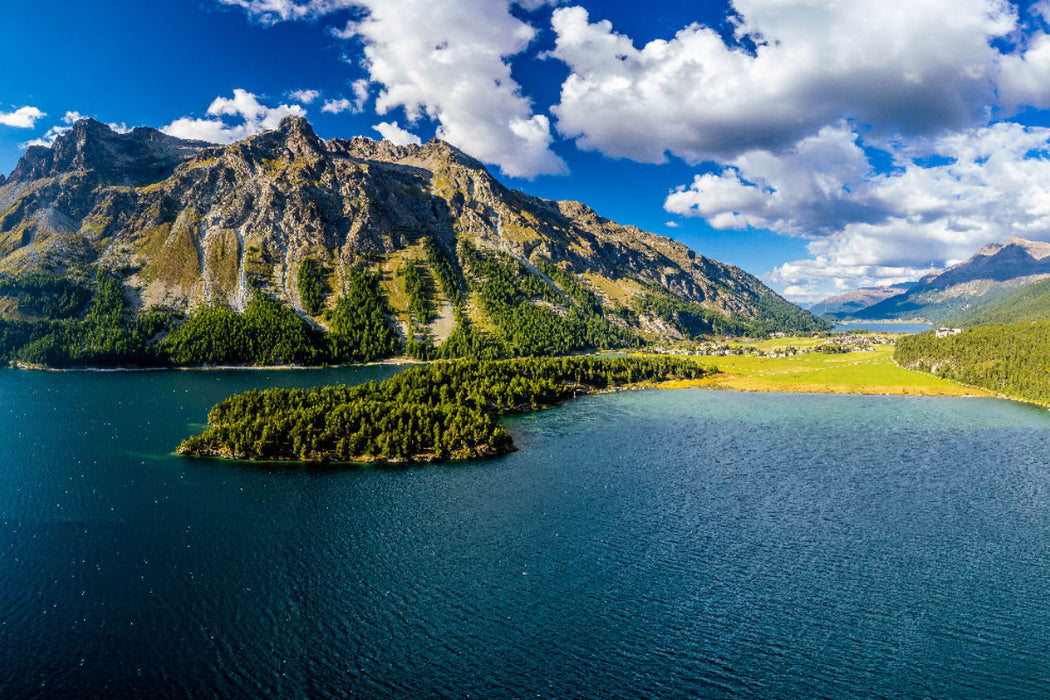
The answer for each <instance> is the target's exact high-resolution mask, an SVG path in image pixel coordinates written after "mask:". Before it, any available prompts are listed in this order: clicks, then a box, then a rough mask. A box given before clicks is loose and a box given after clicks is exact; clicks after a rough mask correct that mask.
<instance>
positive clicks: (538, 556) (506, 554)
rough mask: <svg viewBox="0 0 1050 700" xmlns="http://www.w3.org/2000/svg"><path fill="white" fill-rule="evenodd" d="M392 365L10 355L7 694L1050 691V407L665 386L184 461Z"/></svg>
mask: <svg viewBox="0 0 1050 700" xmlns="http://www.w3.org/2000/svg"><path fill="white" fill-rule="evenodd" d="M393 371H395V370H394V369H393V368H390V367H373V368H359V369H349V370H324V371H313V372H280V373H278V372H157V373H38V372H16V371H0V415H2V416H3V420H2V421H0V697H5V698H6V697H25V696H28V697H34V696H39V697H53V696H69V697H112V696H115V695H116V696H139V697H146V696H148V697H186V696H195V697H199V696H208V697H215V696H220V697H257V696H261V695H278V696H284V697H342V696H351V697H367V698H382V697H398V698H403V697H411V698H417V697H418V698H421V697H467V696H471V697H552V698H564V697H595V698H637V697H697V696H701V697H754V698H769V697H951V698H959V697H1045V696H1047V695H1048V694H1050V517H1048V514H1050V414H1048V413H1047V412H1046V411H1044V410H1038V409H1035V408H1031V407H1027V406H1024V405H1019V404H1014V403H1008V402H1004V401H997V400H992V399H939V398H921V397H855V396H817V395H799V394H757V393H756V394H748V393H734V392H721V391H702V390H683V391H643V392H625V393H620V394H608V395H601V396H595V397H588V398H586V399H583V400H580V401H577V402H573V403H570V404H567V405H565V406H562V407H558V408H555V409H551V410H547V411H542V412H538V413H534V414H529V415H524V416H518V417H514V418H512V419H510V420H508V421H507V423H508V426H509V428H510V430H511V433H512V434H513V435H514V437H515V440H516V442H517V443H518V445H519V447H520V448H521V449H520V451H519V452H517V453H514V454H512V455H508V456H506V457H504V458H500V459H498V460H494V461H489V462H478V463H469V464H463V465H456V466H453V465H442V466H423V467H412V468H401V469H356V470H354V469H343V470H336V471H323V470H317V469H304V468H298V467H286V468H275V467H258V466H256V467H250V466H238V465H230V464H222V463H217V462H208V461H188V460H183V459H179V458H177V457H174V456H172V455H171V454H170V452H171V450H172V449H173V447H174V446H175V445H176V444H177V443H178V441H179V439H181V438H182V437H185V436H186V435H189V434H190V433H192V432H194V431H196V430H198V429H199V428H200V426H199V424H200V423H201V422H202V421H203V420H204V419H205V416H206V413H207V409H208V408H209V407H210V406H211V405H212V404H213V403H214V402H215V401H217V400H220V399H221V398H223V397H225V396H226V395H228V394H230V393H233V392H236V391H242V390H245V389H248V388H253V387H263V386H269V385H275V384H280V385H283V386H309V385H313V384H320V383H333V382H338V381H346V382H357V381H366V380H368V379H381V378H383V377H385V376H388V375H389V374H391V373H392V372H393Z"/></svg>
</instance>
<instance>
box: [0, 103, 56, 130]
mask: <svg viewBox="0 0 1050 700" xmlns="http://www.w3.org/2000/svg"><path fill="white" fill-rule="evenodd" d="M45 116H47V115H46V114H45V113H44V112H41V111H40V110H39V109H37V108H36V107H28V106H26V107H19V108H18V109H16V110H15V111H13V112H0V124H3V125H4V126H13V127H15V128H17V129H32V128H33V127H34V126H36V122H37V120H38V119H41V118H42V117H45Z"/></svg>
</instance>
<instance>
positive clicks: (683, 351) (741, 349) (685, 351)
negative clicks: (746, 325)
mask: <svg viewBox="0 0 1050 700" xmlns="http://www.w3.org/2000/svg"><path fill="white" fill-rule="evenodd" d="M770 341H785V342H791V343H793V344H789V345H784V344H781V343H776V342H772V343H771V342H770ZM895 342H896V341H895V339H894V336H893V335H890V334H871V333H857V332H850V333H835V334H814V335H813V336H811V337H809V338H788V337H787V335H786V334H784V333H771V334H770V335H769V338H768V339H767V340H754V339H750V338H740V339H736V340H733V341H726V342H721V343H716V342H708V343H699V344H694V345H688V346H686V345H683V346H675V347H654V348H652V351H653V352H656V353H660V354H667V355H691V356H698V357H728V356H732V355H752V356H755V357H773V358H778V357H794V356H797V355H807V354H811V353H822V354H825V355H833V354H844V353H850V352H874V351H875V347H876V346H878V345H894V344H895Z"/></svg>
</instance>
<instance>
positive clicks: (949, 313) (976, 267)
mask: <svg viewBox="0 0 1050 700" xmlns="http://www.w3.org/2000/svg"><path fill="white" fill-rule="evenodd" d="M1047 278H1050V243H1041V242H1038V241H1028V240H1025V239H1023V238H1016V237H1014V238H1011V239H1009V240H1008V241H1006V242H1005V243H1002V244H998V243H997V244H992V245H987V246H985V247H983V248H981V249H980V250H979V251H977V253H976V254H975V255H974V256H973V257H972V258H970V259H969V260H967V261H965V262H962V263H959V264H958V265H954V266H953V267H950V268H948V269H947V270H944V271H942V272H937V273H933V274H930V275H926V276H925V277H923V278H922V279H920V280H919V281H918V282H917V283H916V284H915V286H913V287H912V288H911V289H909V290H907V291H906V292H904V293H902V294H898V295H896V296H892V297H889V298H888V299H885V300H883V301H881V302H879V303H877V304H873V305H872V306H869V307H868V308H866V309H863V310H861V311H859V312H857V313H855V314H854V316H855V317H856V318H861V319H900V320H908V319H922V320H926V321H929V322H931V323H938V322H940V321H943V320H946V319H952V318H957V317H960V316H964V315H966V314H970V313H974V312H976V311H977V310H979V309H980V308H982V307H985V306H987V305H990V304H995V303H997V302H999V301H1001V300H1003V299H1005V298H1007V297H1009V296H1010V295H1012V294H1014V293H1016V292H1018V291H1019V290H1020V289H1022V288H1024V287H1026V286H1028V285H1031V284H1033V283H1035V282H1039V281H1040V280H1044V279H1047Z"/></svg>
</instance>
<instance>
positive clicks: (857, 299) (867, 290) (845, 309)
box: [809, 282, 915, 318]
mask: <svg viewBox="0 0 1050 700" xmlns="http://www.w3.org/2000/svg"><path fill="white" fill-rule="evenodd" d="M914 284H915V283H914V282H905V283H903V284H895V285H892V286H888V287H862V288H861V289H854V290H852V291H848V292H842V293H841V294H834V295H832V296H830V297H826V298H824V299H821V300H820V301H818V302H817V303H815V304H811V305H810V306H809V310H810V311H811V312H813V313H815V314H816V315H818V316H827V317H829V318H848V317H850V316H851V315H853V314H855V313H858V312H860V311H862V310H864V309H866V308H868V307H869V306H872V305H873V304H877V303H879V302H880V301H882V300H883V299H888V298H889V297H892V296H896V295H898V294H900V293H902V292H904V291H907V290H908V289H910V288H911V287H912V286H914Z"/></svg>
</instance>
